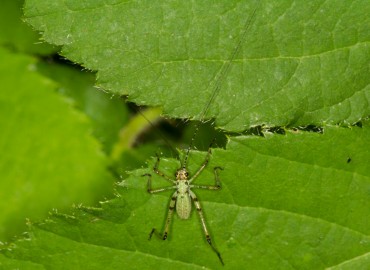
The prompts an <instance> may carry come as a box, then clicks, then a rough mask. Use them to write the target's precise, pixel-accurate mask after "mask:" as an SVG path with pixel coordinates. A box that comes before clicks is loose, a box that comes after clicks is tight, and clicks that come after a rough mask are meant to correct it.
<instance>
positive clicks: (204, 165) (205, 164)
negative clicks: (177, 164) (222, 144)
mask: <svg viewBox="0 0 370 270" xmlns="http://www.w3.org/2000/svg"><path fill="white" fill-rule="evenodd" d="M214 141H215V140H213V141H212V142H211V143H210V145H209V147H208V152H207V156H206V159H205V160H204V162H203V164H202V166H200V168H199V169H198V171H197V172H196V173H195V174H194V175H193V177H192V178H191V179H190V180H189V183H191V182H193V181H194V179H195V178H197V177H198V175H199V174H200V173H201V172H202V171H203V170H204V168H205V167H206V166H207V164H208V162H209V156H210V155H211V146H212V144H213V142H214Z"/></svg>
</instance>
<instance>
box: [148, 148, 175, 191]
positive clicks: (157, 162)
mask: <svg viewBox="0 0 370 270" xmlns="http://www.w3.org/2000/svg"><path fill="white" fill-rule="evenodd" d="M156 156H157V161H156V162H155V165H154V167H153V171H154V172H155V173H156V174H158V175H159V176H161V177H163V178H164V179H166V180H167V181H169V182H171V183H172V184H176V181H174V180H172V179H171V178H169V177H168V176H167V175H165V174H164V173H163V172H161V171H160V170H158V167H159V161H160V159H159V156H158V154H157V155H156Z"/></svg>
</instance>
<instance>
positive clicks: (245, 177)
mask: <svg viewBox="0 0 370 270" xmlns="http://www.w3.org/2000/svg"><path fill="white" fill-rule="evenodd" d="M369 137H370V129H369V128H368V127H364V128H358V127H355V128H353V129H344V128H339V127H326V128H325V129H324V133H323V134H318V133H308V132H302V131H297V132H287V134H286V135H276V134H275V135H273V134H270V135H266V137H265V138H263V137H254V136H241V137H237V138H232V139H231V141H230V143H229V145H228V147H227V149H226V150H221V149H214V151H213V153H212V156H211V162H210V163H209V165H208V167H207V169H206V170H205V171H204V172H203V173H202V174H201V175H200V177H199V178H198V179H197V180H196V181H195V182H194V183H197V184H200V183H203V184H206V183H207V184H213V183H214V180H213V179H214V177H213V167H214V166H223V167H224V170H223V171H222V172H221V173H220V177H221V181H222V189H221V190H220V191H207V190H205V191H204V190H194V192H196V194H197V195H198V198H199V201H200V203H201V205H202V207H203V210H204V213H205V216H206V222H207V225H208V227H209V229H210V232H211V236H212V239H213V241H214V243H215V245H216V247H217V248H218V249H219V250H220V252H221V254H222V256H223V259H224V261H225V266H224V267H222V266H221V264H220V262H219V261H218V259H217V256H216V255H215V254H214V253H213V251H212V250H211V249H210V248H209V246H208V244H207V242H206V241H205V239H204V235H203V233H202V230H201V225H200V222H199V219H198V217H197V212H196V211H193V213H192V216H191V218H190V219H189V220H185V221H184V220H180V219H179V218H177V216H175V217H174V219H173V223H172V226H171V230H170V234H169V239H168V240H166V241H163V240H160V239H157V238H155V237H153V239H152V240H151V241H148V233H149V232H150V230H151V229H152V228H153V227H156V228H158V229H161V228H162V225H163V224H164V221H165V215H166V212H167V207H168V203H169V200H170V195H171V193H170V192H167V193H166V192H164V193H159V194H156V195H150V194H148V193H147V192H146V181H147V179H146V177H142V176H141V175H142V174H143V173H145V172H151V169H150V168H149V169H140V170H138V171H136V172H134V173H133V174H132V175H131V176H130V177H129V178H128V179H125V180H124V181H123V182H122V183H121V184H120V190H119V193H120V195H121V197H118V198H116V199H114V200H111V201H107V202H105V203H102V205H101V208H87V207H81V208H76V209H74V210H73V211H72V212H71V213H69V214H68V215H64V214H57V213H55V214H54V215H52V216H51V217H50V219H49V220H47V221H45V222H43V223H36V224H33V225H31V227H30V235H29V236H30V239H29V240H22V241H18V242H16V243H15V246H14V247H15V248H12V247H8V248H11V249H12V250H9V251H7V250H3V254H4V255H5V256H6V258H11V259H13V260H21V261H30V262H33V263H36V264H40V265H42V266H44V267H45V268H49V269H66V268H71V267H72V268H75V269H76V267H77V269H78V267H80V268H81V269H82V268H85V269H86V268H89V269H101V268H104V269H117V268H125V269H138V268H140V269H153V268H160V269H173V268H174V267H176V268H179V269H201V268H203V269H238V268H240V266H241V265H243V266H246V267H248V268H250V269H325V268H328V267H334V269H336V268H335V267H338V265H341V264H342V263H345V262H348V261H351V260H354V261H355V260H357V262H358V261H359V262H358V264H356V266H358V267H357V269H366V265H368V264H367V261H366V259H365V258H366V256H367V255H366V254H367V253H369V251H370V236H369V233H370V231H369V228H370V226H369V219H368V218H367V217H368V215H369V209H370V205H369V203H370V200H369V196H370V195H369V190H370V169H369V166H368V164H369V162H370V154H369V151H367V150H366V149H364V148H363V145H364V144H365V143H366V142H367V141H368V138H369ZM348 141H351V143H350V144H348ZM256 146H258V147H256ZM349 157H350V158H351V161H348V160H349ZM203 161H204V153H200V152H191V156H190V160H189V171H190V173H191V174H194V172H195V171H196V169H197V168H199V166H200V165H201V164H202V162H203ZM152 165H153V164H151V165H150V167H151V166H152ZM178 166H179V162H178V161H176V160H172V159H164V158H163V159H162V160H161V163H160V167H159V168H160V170H161V171H163V172H164V173H165V174H166V175H169V176H170V177H171V175H173V174H174V171H175V170H176V168H178ZM153 184H154V186H155V187H162V186H167V185H168V182H167V181H165V180H163V179H162V178H160V177H156V176H153ZM361 256H363V258H364V259H363V260H358V258H361ZM65 258H68V259H65ZM0 260H1V258H0ZM337 269H341V268H337Z"/></svg>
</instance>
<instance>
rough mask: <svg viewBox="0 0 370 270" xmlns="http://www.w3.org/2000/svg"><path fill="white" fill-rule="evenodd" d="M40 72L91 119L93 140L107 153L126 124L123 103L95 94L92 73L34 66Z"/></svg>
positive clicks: (66, 67) (125, 108) (97, 92)
mask: <svg viewBox="0 0 370 270" xmlns="http://www.w3.org/2000/svg"><path fill="white" fill-rule="evenodd" d="M37 69H38V71H39V72H40V73H42V74H44V75H46V76H47V77H49V78H51V79H53V80H54V81H56V82H58V83H59V85H60V88H59V89H58V90H59V92H60V93H61V94H63V95H65V96H67V97H69V98H71V99H72V100H73V103H74V105H75V107H76V108H77V109H79V110H81V111H83V112H84V113H85V114H86V115H87V116H88V117H89V118H90V120H91V122H92V125H93V128H94V132H93V133H94V135H95V137H96V138H97V139H98V140H99V141H100V142H101V143H102V144H103V147H104V150H105V152H106V153H107V154H110V152H111V149H112V147H113V144H115V143H116V141H117V139H118V133H119V130H120V129H121V127H122V126H123V125H125V124H126V123H127V121H128V117H129V115H128V114H129V112H128V109H127V106H126V104H125V103H124V101H123V100H121V99H119V98H117V97H112V96H111V95H109V94H108V93H105V92H103V91H102V90H100V91H97V89H96V87H94V84H95V74H91V73H87V72H82V71H81V70H78V69H77V68H72V67H70V66H63V65H58V64H56V63H51V64H50V63H38V65H37Z"/></svg>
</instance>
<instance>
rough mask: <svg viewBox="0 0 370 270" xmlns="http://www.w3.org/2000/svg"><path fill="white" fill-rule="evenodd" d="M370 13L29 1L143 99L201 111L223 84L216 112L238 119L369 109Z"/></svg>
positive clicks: (359, 9)
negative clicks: (238, 47)
mask: <svg viewBox="0 0 370 270" xmlns="http://www.w3.org/2000/svg"><path fill="white" fill-rule="evenodd" d="M254 10H256V16H255V17H254V18H252V21H251V24H250V28H249V29H247V28H246V27H245V23H246V22H247V21H248V20H249V19H250V18H251V17H252V14H253V12H254ZM369 13H370V5H369V4H368V1H367V0H359V1H355V0H350V1H339V0H316V1H310V2H309V3H308V2H305V1H266V0H265V1H262V0H261V1H258V0H251V1H242V2H240V1H221V2H220V1H217V2H215V1H197V2H188V1H172V0H171V1H167V0H163V1H161V2H160V4H159V3H157V2H156V3H154V2H152V1H128V2H127V1H120V0H109V1H106V0H104V1H102V0H94V1H74V0H73V1H72V0H67V1H66V0H27V1H26V8H25V14H26V18H27V21H28V22H29V23H30V24H31V25H33V26H34V27H35V28H36V29H37V30H39V31H41V32H43V37H44V38H45V40H47V41H48V42H50V43H53V44H56V45H62V46H63V49H62V54H63V55H64V56H65V57H67V58H69V59H71V60H72V61H74V62H77V63H80V64H82V65H83V66H85V67H86V68H89V69H92V70H96V71H98V83H99V84H100V85H101V86H103V88H105V89H107V90H109V91H111V92H112V93H117V94H119V95H127V94H128V95H129V98H130V99H131V100H132V101H134V102H136V103H139V104H147V105H148V104H150V105H156V106H158V105H159V106H163V109H164V113H165V114H166V115H169V116H171V117H177V118H199V117H200V115H201V111H202V109H203V108H204V106H205V104H206V103H207V102H208V101H209V100H210V96H211V94H212V92H213V90H214V87H215V86H220V87H221V88H220V89H221V90H220V92H219V94H218V96H216V99H215V101H214V102H213V103H212V105H211V107H210V110H209V112H208V114H207V117H216V118H217V120H216V121H217V122H216V123H217V125H218V126H221V127H222V128H224V129H227V130H229V131H241V130H245V129H247V128H249V127H251V126H255V125H262V124H265V125H267V126H299V125H308V124H316V125H322V124H323V123H338V122H340V123H344V124H346V125H347V124H348V123H350V124H351V123H354V122H357V121H359V120H360V119H361V118H362V117H365V116H368V115H369V114H370V107H369V105H368V104H369V97H370V88H369V83H370V76H369V71H370V70H369V69H370V66H369V61H370V46H369V40H370V31H369V30H368V29H370V17H369V16H368V14H369ZM244 30H247V35H246V38H245V39H243V40H242V48H241V53H240V54H239V55H237V56H236V58H235V59H234V61H233V65H232V69H231V71H230V72H229V74H223V73H222V72H223V70H222V66H223V65H225V64H226V65H227V61H228V59H230V56H231V54H232V52H233V51H234V48H235V46H236V44H238V40H240V38H241V36H243V31H244ZM219 72H221V74H219ZM217 74H218V75H217ZM218 77H221V80H220V81H218V80H217V78H218Z"/></svg>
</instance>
